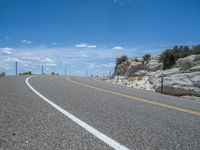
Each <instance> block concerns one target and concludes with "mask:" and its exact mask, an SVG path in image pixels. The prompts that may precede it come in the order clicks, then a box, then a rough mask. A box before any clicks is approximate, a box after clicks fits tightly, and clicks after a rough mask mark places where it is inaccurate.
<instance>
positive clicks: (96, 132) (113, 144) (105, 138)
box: [26, 76, 129, 150]
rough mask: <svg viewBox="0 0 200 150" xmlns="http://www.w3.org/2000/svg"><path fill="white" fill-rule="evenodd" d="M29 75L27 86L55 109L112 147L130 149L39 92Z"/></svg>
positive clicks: (122, 149)
mask: <svg viewBox="0 0 200 150" xmlns="http://www.w3.org/2000/svg"><path fill="white" fill-rule="evenodd" d="M32 77H33V76H31V77H28V78H26V84H27V86H28V87H29V88H30V89H31V90H32V91H33V92H34V93H35V94H37V95H38V96H39V97H40V98H42V99H43V100H44V101H46V102H47V103H48V104H50V105H51V106H52V107H54V108H55V109H57V110H58V111H60V112H61V113H62V114H64V115H65V116H66V117H68V118H69V119H71V120H72V121H74V122H75V123H76V124H78V125H79V126H81V127H82V128H84V129H85V130H87V131H88V132H90V133H91V134H93V135H94V136H95V137H97V138H98V139H100V140H101V141H103V142H105V143H106V144H108V145H109V146H110V147H112V148H114V149H116V150H129V149H128V148H127V147H125V146H124V145H121V144H120V143H118V142H117V141H115V140H113V139H111V138H110V137H108V136H107V135H105V134H103V133H102V132H100V131H99V130H97V129H95V128H93V127H92V126H90V125H88V124H87V123H85V122H84V121H82V120H80V119H79V118H77V117H76V116H74V115H73V114H71V113H69V112H67V111H66V110H64V109H63V108H61V107H60V106H58V105H56V104H55V103H53V102H52V101H50V100H49V99H48V98H46V97H45V96H43V95H42V94H41V93H39V92H38V91H36V90H35V89H34V88H33V87H32V86H31V85H30V84H29V82H28V81H29V79H30V78H32Z"/></svg>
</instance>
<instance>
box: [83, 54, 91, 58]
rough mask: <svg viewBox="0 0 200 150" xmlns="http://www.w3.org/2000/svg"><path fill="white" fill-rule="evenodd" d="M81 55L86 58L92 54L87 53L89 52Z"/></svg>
mask: <svg viewBox="0 0 200 150" xmlns="http://www.w3.org/2000/svg"><path fill="white" fill-rule="evenodd" d="M81 56H82V57H84V58H88V57H90V55H87V54H81Z"/></svg>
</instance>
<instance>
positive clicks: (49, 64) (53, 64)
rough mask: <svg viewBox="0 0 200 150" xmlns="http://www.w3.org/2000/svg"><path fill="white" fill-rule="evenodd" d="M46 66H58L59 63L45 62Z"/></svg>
mask: <svg viewBox="0 0 200 150" xmlns="http://www.w3.org/2000/svg"><path fill="white" fill-rule="evenodd" d="M45 66H50V67H53V66H57V64H56V63H45Z"/></svg>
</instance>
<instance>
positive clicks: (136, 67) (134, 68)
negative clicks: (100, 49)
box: [126, 61, 144, 77]
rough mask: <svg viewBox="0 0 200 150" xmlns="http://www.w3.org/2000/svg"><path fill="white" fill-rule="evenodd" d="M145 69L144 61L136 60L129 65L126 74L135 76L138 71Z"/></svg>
mask: <svg viewBox="0 0 200 150" xmlns="http://www.w3.org/2000/svg"><path fill="white" fill-rule="evenodd" d="M143 69H144V64H143V63H142V62H136V61H134V62H132V63H131V64H130V65H129V67H128V70H127V73H126V75H127V76H128V77H131V76H134V73H135V72H138V71H140V70H143Z"/></svg>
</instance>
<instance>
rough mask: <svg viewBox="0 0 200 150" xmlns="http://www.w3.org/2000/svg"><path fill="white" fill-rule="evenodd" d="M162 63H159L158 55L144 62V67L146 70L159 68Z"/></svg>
mask: <svg viewBox="0 0 200 150" xmlns="http://www.w3.org/2000/svg"><path fill="white" fill-rule="evenodd" d="M162 67H163V63H159V56H156V57H152V58H151V60H150V61H149V62H148V63H147V64H146V69H147V70H148V71H157V70H161V69H162Z"/></svg>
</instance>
